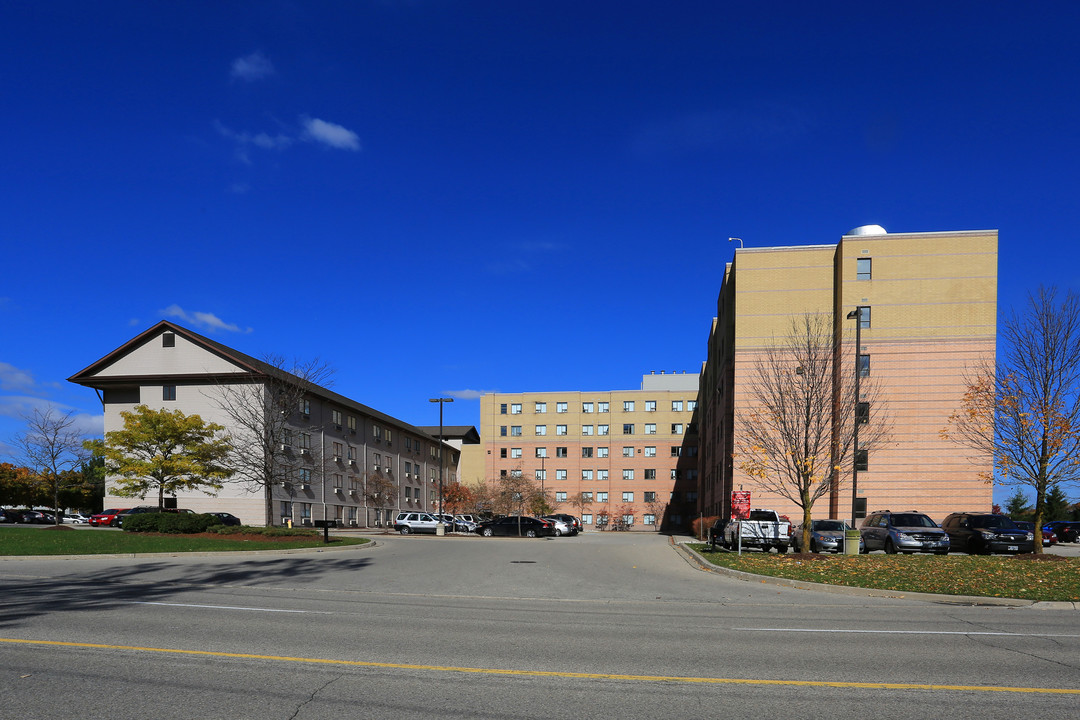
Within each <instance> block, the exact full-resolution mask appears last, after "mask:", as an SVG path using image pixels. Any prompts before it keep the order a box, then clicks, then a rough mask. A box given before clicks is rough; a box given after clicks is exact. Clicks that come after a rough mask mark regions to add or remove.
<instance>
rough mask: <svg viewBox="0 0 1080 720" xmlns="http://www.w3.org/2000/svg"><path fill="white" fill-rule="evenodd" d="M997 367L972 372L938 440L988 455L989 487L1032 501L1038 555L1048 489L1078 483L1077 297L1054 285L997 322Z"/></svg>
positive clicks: (1079, 369)
mask: <svg viewBox="0 0 1080 720" xmlns="http://www.w3.org/2000/svg"><path fill="white" fill-rule="evenodd" d="M998 335H999V339H1000V343H999V344H1000V347H1001V351H1000V352H999V353H998V356H997V359H996V363H992V362H986V363H984V364H983V365H982V366H981V367H977V368H974V370H973V372H972V376H971V377H970V378H969V379H968V382H967V385H968V387H967V391H966V392H965V393H964V398H963V401H962V402H961V406H960V409H959V410H957V411H956V412H954V413H953V414H952V415H951V416H950V417H949V425H948V426H947V427H946V428H945V429H943V430H942V433H941V434H942V436H943V437H945V438H947V439H949V440H952V441H954V442H956V443H958V444H960V445H964V446H966V447H968V448H969V449H971V450H973V451H975V452H976V453H977V455H976V459H981V458H985V457H992V458H993V460H994V467H993V471H992V472H988V473H984V474H983V479H984V480H985V481H986V482H987V483H994V482H996V483H998V484H999V485H1005V486H1013V487H1021V488H1027V489H1029V490H1030V491H1031V492H1032V493H1033V495H1034V497H1035V514H1034V517H1033V520H1034V522H1035V552H1036V553H1041V552H1042V551H1043V544H1042V526H1043V524H1044V523H1045V522H1046V521H1047V497H1048V494H1049V492H1050V491H1051V490H1052V489H1053V488H1056V487H1057V486H1058V485H1060V484H1063V483H1075V482H1078V481H1080V296H1078V295H1076V294H1075V293H1071V292H1070V293H1067V294H1066V296H1065V298H1064V299H1062V300H1060V301H1059V300H1058V295H1057V291H1056V290H1055V289H1054V288H1040V289H1039V291H1038V293H1037V294H1034V295H1031V296H1029V298H1028V307H1027V310H1026V312H1025V313H1023V314H1019V313H1016V312H1013V313H1012V314H1011V315H1010V316H1009V317H1008V318H1006V319H1005V320H1004V321H1003V322H1002V323H1001V329H1000V331H999V333H998Z"/></svg>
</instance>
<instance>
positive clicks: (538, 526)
mask: <svg viewBox="0 0 1080 720" xmlns="http://www.w3.org/2000/svg"><path fill="white" fill-rule="evenodd" d="M476 532H478V533H479V534H481V535H483V536H484V537H491V536H492V535H513V536H515V537H517V536H522V537H543V536H545V535H554V534H555V523H553V522H551V521H550V520H542V519H541V518H535V517H530V516H527V515H510V516H509V517H503V518H499V519H498V520H488V521H487V522H482V523H480V525H479V526H477V528H476Z"/></svg>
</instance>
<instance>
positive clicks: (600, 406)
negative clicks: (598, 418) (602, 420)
mask: <svg viewBox="0 0 1080 720" xmlns="http://www.w3.org/2000/svg"><path fill="white" fill-rule="evenodd" d="M596 411H597V412H602V413H606V412H607V411H608V404H607V403H606V402H598V403H596Z"/></svg>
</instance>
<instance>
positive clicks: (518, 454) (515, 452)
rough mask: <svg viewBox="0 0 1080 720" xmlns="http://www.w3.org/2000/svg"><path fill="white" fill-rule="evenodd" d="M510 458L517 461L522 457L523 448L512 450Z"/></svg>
mask: <svg viewBox="0 0 1080 720" xmlns="http://www.w3.org/2000/svg"><path fill="white" fill-rule="evenodd" d="M510 457H511V458H512V459H515V460H516V459H517V458H519V457H521V448H510Z"/></svg>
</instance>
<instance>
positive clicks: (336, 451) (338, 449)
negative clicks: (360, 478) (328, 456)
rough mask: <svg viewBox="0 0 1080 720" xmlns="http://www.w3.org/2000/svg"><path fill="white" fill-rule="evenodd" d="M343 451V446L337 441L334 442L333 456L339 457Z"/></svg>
mask: <svg viewBox="0 0 1080 720" xmlns="http://www.w3.org/2000/svg"><path fill="white" fill-rule="evenodd" d="M344 452H345V446H344V445H342V444H341V443H339V442H336V443H334V457H335V458H338V459H340V458H341V456H342V455H343V454H344Z"/></svg>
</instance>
